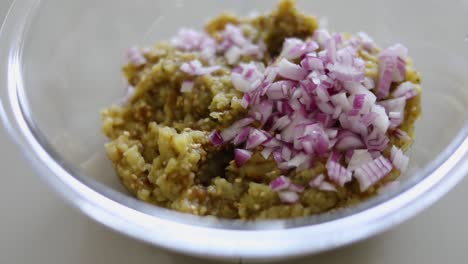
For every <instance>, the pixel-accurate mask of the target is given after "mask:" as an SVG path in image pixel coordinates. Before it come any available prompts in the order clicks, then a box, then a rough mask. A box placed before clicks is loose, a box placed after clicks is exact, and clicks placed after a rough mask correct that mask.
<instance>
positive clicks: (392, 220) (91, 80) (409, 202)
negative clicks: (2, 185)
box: [0, 0, 468, 260]
mask: <svg viewBox="0 0 468 264" xmlns="http://www.w3.org/2000/svg"><path fill="white" fill-rule="evenodd" d="M275 4H276V1H263V0H255V1H254V0H250V1H227V0H225V1H218V0H203V1H188V0H175V1H157V0H135V1H125V0H100V1H94V0H81V1H72V0H68V1H63V0H47V1H40V0H16V1H15V3H14V4H13V6H12V8H11V10H10V11H9V14H8V16H7V18H6V21H5V23H4V25H3V28H2V31H1V35H0V82H1V89H0V93H1V108H0V112H1V117H2V119H3V123H4V126H5V128H6V129H7V130H8V131H9V133H10V134H11V136H12V138H13V140H14V141H15V142H16V143H17V144H18V146H19V147H20V148H21V150H22V152H23V153H24V156H25V157H26V158H27V159H28V161H29V162H31V163H33V164H34V166H35V168H36V170H37V172H38V174H39V175H42V177H43V178H44V179H45V180H46V181H47V182H49V183H50V184H51V185H52V186H53V187H54V188H55V190H57V191H59V192H60V193H61V194H62V195H63V197H64V198H65V199H66V200H68V201H69V202H70V203H71V204H73V205H75V206H76V207H78V208H79V209H80V210H81V211H83V212H84V213H85V214H87V215H88V216H90V217H91V218H93V219H95V220H96V221H98V222H100V223H102V224H104V225H106V226H108V227H110V228H112V229H114V230H117V231H118V232H121V233H124V234H126V235H128V236H131V237H134V238H136V239H139V240H143V241H146V242H148V243H150V244H153V245H156V246H159V247H163V248H167V249H170V250H173V251H177V252H182V253H186V254H191V255H197V256H204V257H211V258H240V257H241V258H244V259H263V260H265V259H279V258H286V257H292V256H299V255H305V254H312V253H316V252H321V251H324V250H329V249H332V248H336V247H339V246H343V245H347V244H350V243H352V242H355V241H358V240H362V239H365V238H367V237H369V236H371V235H374V234H376V233H379V232H382V231H384V230H387V229H389V228H390V227H392V226H395V225H397V224H398V223H401V222H402V221H404V220H406V219H408V218H409V217H411V216H413V215H415V214H416V213H418V212H420V211H421V210H422V209H424V208H426V207H427V206H429V205H430V204H432V203H434V202H435V201H436V200H437V199H438V198H440V197H441V196H442V195H443V194H444V193H446V192H447V191H448V190H450V189H451V188H452V187H453V186H454V185H455V184H456V183H457V182H458V181H460V179H461V178H462V177H463V176H464V175H465V174H466V173H467V171H468V137H467V136H468V122H467V120H468V119H467V116H468V109H467V108H468V89H467V86H468V74H466V69H467V68H468V42H467V40H466V38H465V35H466V33H467V32H468V19H467V18H466V12H468V2H467V1H452V2H451V3H450V4H447V3H445V2H442V1H435V0H434V1H403V0H395V1H383V0H382V1H375V0H362V1H339V0H335V1H330V0H327V1H325V0H322V1H318V0H317V1H305V0H304V1H299V2H298V4H299V7H300V9H301V10H302V11H304V12H309V13H312V14H315V15H317V16H318V17H320V18H326V19H327V20H328V27H329V28H330V29H331V30H334V31H340V32H342V31H346V32H358V31H366V32H368V33H369V34H370V35H371V36H373V37H374V38H375V39H376V41H377V42H378V43H379V44H381V45H382V46H386V45H389V44H392V43H395V42H401V43H404V44H405V45H406V46H408V47H409V50H410V56H412V57H413V59H414V63H415V66H416V68H417V69H418V70H419V71H421V73H422V76H423V89H424V92H423V117H422V119H421V120H420V121H419V122H418V123H417V131H416V132H417V133H416V135H417V139H416V142H415V144H414V146H413V149H412V153H411V158H412V159H411V168H410V170H409V171H408V172H407V173H406V175H405V176H404V177H403V178H402V179H403V180H402V181H403V184H401V185H400V187H399V188H397V189H394V190H393V191H389V192H387V193H384V194H382V195H379V196H378V197H375V198H373V199H370V200H368V201H366V202H364V203H362V204H360V205H358V206H356V207H353V208H348V209H344V210H339V211H338V212H334V213H328V214H323V215H317V216H312V217H307V218H299V219H290V220H275V221H258V222H243V221H228V220H219V219H215V218H212V217H204V218H201V217H195V216H190V215H185V214H181V213H177V212H173V211H169V210H166V209H162V208H158V207H155V206H151V205H149V204H146V203H143V202H140V201H138V200H136V199H135V198H133V197H132V196H130V195H129V194H128V193H127V192H126V191H125V190H124V189H123V188H122V186H121V184H120V183H119V181H118V179H117V177H116V176H115V174H114V171H113V169H112V167H111V164H110V162H109V161H108V160H107V158H106V156H105V154H104V148H103V144H104V143H105V141H106V139H105V138H104V137H103V136H102V135H101V132H100V126H101V124H100V116H99V110H100V109H101V108H103V107H105V106H107V105H109V104H111V103H113V102H115V101H117V100H118V99H119V98H121V97H122V95H123V93H124V90H125V89H124V88H125V83H124V81H123V80H122V78H121V71H120V69H121V66H122V65H123V64H124V62H125V58H124V56H123V54H124V53H125V50H126V48H127V47H129V46H131V45H133V44H139V45H143V46H144V45H151V44H153V43H154V42H155V41H157V40H162V39H167V38H169V37H170V36H171V35H173V34H174V32H176V30H177V29H178V28H180V27H187V26H189V27H195V28H201V27H202V25H203V23H205V22H206V21H207V19H208V18H210V17H213V16H215V15H216V14H218V13H219V12H221V11H225V10H230V11H233V12H235V13H238V14H240V15H248V14H250V13H251V12H253V11H259V12H263V11H266V10H269V9H271V8H273V7H274V6H275ZM25 184H27V183H25Z"/></svg>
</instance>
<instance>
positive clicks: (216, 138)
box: [208, 130, 224, 146]
mask: <svg viewBox="0 0 468 264" xmlns="http://www.w3.org/2000/svg"><path fill="white" fill-rule="evenodd" d="M208 140H209V141H210V142H211V144H213V145H215V146H220V145H222V144H223V143H224V140H223V137H222V136H221V134H220V133H219V131H218V130H215V131H213V132H211V133H210V135H209V136H208Z"/></svg>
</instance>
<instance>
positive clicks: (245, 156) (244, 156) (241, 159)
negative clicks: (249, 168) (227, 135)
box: [234, 149, 252, 167]
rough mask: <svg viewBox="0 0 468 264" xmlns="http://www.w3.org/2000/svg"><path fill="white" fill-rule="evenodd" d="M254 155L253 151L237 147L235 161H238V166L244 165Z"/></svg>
mask: <svg viewBox="0 0 468 264" xmlns="http://www.w3.org/2000/svg"><path fill="white" fill-rule="evenodd" d="M251 157H252V152H251V151H248V150H245V149H235V150H234V161H235V162H236V166H237V167H242V166H244V164H245V163H247V161H249V159H250V158H251Z"/></svg>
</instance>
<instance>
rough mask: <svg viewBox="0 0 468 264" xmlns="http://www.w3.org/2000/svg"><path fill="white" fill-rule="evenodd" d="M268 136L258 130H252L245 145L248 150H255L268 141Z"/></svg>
mask: <svg viewBox="0 0 468 264" xmlns="http://www.w3.org/2000/svg"><path fill="white" fill-rule="evenodd" d="M267 139H268V138H267V136H266V135H265V134H264V133H263V132H262V131H260V130H258V129H255V128H253V129H251V130H250V135H249V138H248V139H247V143H246V144H245V148H246V149H253V148H255V147H257V146H259V145H260V144H262V143H263V142H265V141H266V140H267Z"/></svg>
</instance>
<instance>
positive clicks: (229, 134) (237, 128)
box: [221, 117, 254, 142]
mask: <svg viewBox="0 0 468 264" xmlns="http://www.w3.org/2000/svg"><path fill="white" fill-rule="evenodd" d="M253 121H254V119H253V118H251V117H247V118H243V119H241V120H239V121H237V122H235V123H234V124H232V126H230V127H228V128H226V129H224V130H223V132H221V137H222V138H223V140H224V141H225V142H227V141H230V140H231V139H233V138H234V137H235V136H236V135H237V134H238V133H239V132H241V131H242V129H243V128H244V127H245V126H248V125H250V124H251V123H252V122H253Z"/></svg>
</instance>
